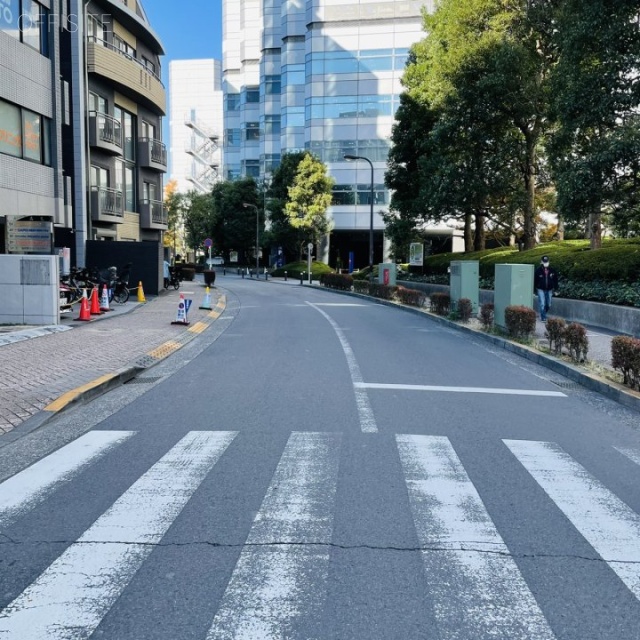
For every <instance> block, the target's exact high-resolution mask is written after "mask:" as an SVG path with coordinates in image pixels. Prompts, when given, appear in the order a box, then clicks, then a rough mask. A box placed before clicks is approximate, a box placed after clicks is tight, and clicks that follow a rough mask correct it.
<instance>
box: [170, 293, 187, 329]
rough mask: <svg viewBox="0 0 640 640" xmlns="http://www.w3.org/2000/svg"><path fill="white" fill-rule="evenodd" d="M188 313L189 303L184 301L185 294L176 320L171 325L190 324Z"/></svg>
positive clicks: (181, 296) (179, 305)
mask: <svg viewBox="0 0 640 640" xmlns="http://www.w3.org/2000/svg"><path fill="white" fill-rule="evenodd" d="M187 311H188V305H187V301H186V300H185V299H184V294H183V293H181V294H180V302H179V303H178V313H177V314H176V319H175V320H174V322H172V323H171V324H189V320H187Z"/></svg>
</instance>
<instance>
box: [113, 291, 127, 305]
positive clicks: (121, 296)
mask: <svg viewBox="0 0 640 640" xmlns="http://www.w3.org/2000/svg"><path fill="white" fill-rule="evenodd" d="M113 299H114V300H115V301H116V302H117V303H118V304H124V303H125V302H127V301H128V300H129V289H128V288H127V287H122V289H120V290H118V291H116V292H115V293H114V295H113Z"/></svg>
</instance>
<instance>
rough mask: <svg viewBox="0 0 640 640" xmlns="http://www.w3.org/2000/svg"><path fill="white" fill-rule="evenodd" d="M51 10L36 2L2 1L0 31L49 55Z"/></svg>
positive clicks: (20, 0)
mask: <svg viewBox="0 0 640 640" xmlns="http://www.w3.org/2000/svg"><path fill="white" fill-rule="evenodd" d="M48 28H49V9H47V8H46V7H44V6H43V5H41V4H40V3H39V2H36V0H0V30H1V31H4V32H5V33H8V34H9V35H11V36H13V37H14V38H16V40H20V42H23V43H24V44H26V45H29V46H30V47H33V48H34V49H35V50H36V51H39V52H40V53H41V54H42V55H43V56H48V55H49V31H48Z"/></svg>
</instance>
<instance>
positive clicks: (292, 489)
mask: <svg viewBox="0 0 640 640" xmlns="http://www.w3.org/2000/svg"><path fill="white" fill-rule="evenodd" d="M340 439H341V438H340V434H337V433H295V432H294V433H292V434H291V436H290V438H289V442H288V443H287V446H286V448H285V450H284V452H283V454H282V458H281V460H280V462H279V464H278V467H277V469H276V471H275V473H274V475H273V478H272V480H271V484H270V486H269V489H268V490H267V494H266V496H265V498H264V501H263V503H262V506H261V508H260V510H259V511H258V514H257V515H256V518H255V520H254V523H253V526H252V528H251V531H250V532H249V536H248V538H247V542H246V544H247V545H254V546H252V547H245V549H244V550H243V551H242V553H241V555H240V558H239V560H238V563H237V565H236V567H235V569H234V572H233V574H232V576H231V579H230V581H229V584H228V586H227V589H226V591H225V593H224V596H223V598H222V603H221V605H220V608H219V609H218V612H217V613H216V616H215V618H214V621H213V624H212V626H211V629H210V630H209V633H208V635H207V640H258V639H260V640H272V639H274V640H275V639H276V638H277V639H282V638H287V639H288V640H296V639H298V638H300V639H302V638H309V635H308V632H305V631H303V630H302V629H301V628H300V626H299V625H300V623H301V622H304V625H303V626H304V627H305V628H306V629H307V630H308V629H316V630H318V629H320V628H321V627H322V620H321V619H320V616H321V614H322V611H323V608H324V602H325V599H326V580H327V575H328V571H329V547H328V546H327V545H329V544H330V543H331V537H332V531H333V512H334V502H335V493H336V484H337V476H338V463H339V456H340ZM318 635H321V634H320V632H318Z"/></svg>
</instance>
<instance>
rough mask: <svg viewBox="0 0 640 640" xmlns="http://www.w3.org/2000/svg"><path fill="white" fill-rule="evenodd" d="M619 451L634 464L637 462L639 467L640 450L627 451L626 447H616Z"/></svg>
mask: <svg viewBox="0 0 640 640" xmlns="http://www.w3.org/2000/svg"><path fill="white" fill-rule="evenodd" d="M614 449H616V450H617V451H619V452H620V453H621V454H622V455H624V456H626V457H627V458H629V460H631V461H632V462H635V463H636V464H637V465H640V450H639V449H627V448H625V447H614Z"/></svg>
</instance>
